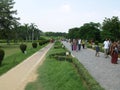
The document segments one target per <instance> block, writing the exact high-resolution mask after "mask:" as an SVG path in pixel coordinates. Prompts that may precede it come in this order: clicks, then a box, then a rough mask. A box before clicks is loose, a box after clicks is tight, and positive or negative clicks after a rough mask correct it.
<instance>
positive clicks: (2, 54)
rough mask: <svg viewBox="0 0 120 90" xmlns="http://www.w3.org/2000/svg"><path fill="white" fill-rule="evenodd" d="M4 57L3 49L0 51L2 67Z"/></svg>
mask: <svg viewBox="0 0 120 90" xmlns="http://www.w3.org/2000/svg"><path fill="white" fill-rule="evenodd" d="M4 56H5V51H4V50H3V49H0V66H1V65H2V61H3V58H4Z"/></svg>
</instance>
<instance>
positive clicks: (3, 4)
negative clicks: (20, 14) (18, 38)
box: [0, 0, 19, 42]
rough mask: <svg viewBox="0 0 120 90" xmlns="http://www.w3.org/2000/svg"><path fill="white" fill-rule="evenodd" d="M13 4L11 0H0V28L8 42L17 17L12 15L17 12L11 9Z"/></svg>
mask: <svg viewBox="0 0 120 90" xmlns="http://www.w3.org/2000/svg"><path fill="white" fill-rule="evenodd" d="M14 4H15V2H13V0H0V30H1V31H2V36H4V38H5V39H7V41H8V42H9V39H10V38H11V35H10V34H11V32H12V30H13V28H14V25H15V23H16V20H18V19H19V18H16V17H14V16H13V15H16V14H17V11H16V10H13V5H14Z"/></svg>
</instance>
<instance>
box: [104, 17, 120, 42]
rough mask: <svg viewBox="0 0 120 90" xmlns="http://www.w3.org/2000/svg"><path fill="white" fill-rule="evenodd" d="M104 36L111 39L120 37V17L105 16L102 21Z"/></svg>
mask: <svg viewBox="0 0 120 90" xmlns="http://www.w3.org/2000/svg"><path fill="white" fill-rule="evenodd" d="M102 30H103V31H102V36H103V37H106V38H111V39H115V40H117V39H120V21H119V18H118V17H116V16H113V17H112V18H105V20H104V21H103V23H102Z"/></svg>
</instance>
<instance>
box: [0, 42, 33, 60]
mask: <svg viewBox="0 0 120 90" xmlns="http://www.w3.org/2000/svg"><path fill="white" fill-rule="evenodd" d="M20 44H21V43H18V44H14V43H11V44H10V45H8V44H7V43H1V44H0V47H1V49H3V50H4V51H5V57H4V58H6V57H8V56H11V55H13V54H15V53H19V52H21V50H20V48H19V47H20ZM25 44H26V45H27V50H28V49H30V48H32V44H31V43H30V42H29V43H25Z"/></svg>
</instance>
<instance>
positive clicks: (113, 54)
mask: <svg viewBox="0 0 120 90" xmlns="http://www.w3.org/2000/svg"><path fill="white" fill-rule="evenodd" d="M110 55H111V63H113V64H117V61H118V46H117V42H116V41H114V42H113V43H112V45H111V54H110Z"/></svg>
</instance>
